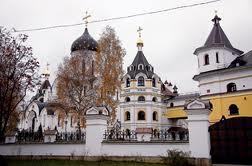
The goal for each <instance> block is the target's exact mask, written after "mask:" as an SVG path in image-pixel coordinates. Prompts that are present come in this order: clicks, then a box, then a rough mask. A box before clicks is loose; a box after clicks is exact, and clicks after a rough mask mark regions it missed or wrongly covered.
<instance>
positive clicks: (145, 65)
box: [128, 51, 154, 79]
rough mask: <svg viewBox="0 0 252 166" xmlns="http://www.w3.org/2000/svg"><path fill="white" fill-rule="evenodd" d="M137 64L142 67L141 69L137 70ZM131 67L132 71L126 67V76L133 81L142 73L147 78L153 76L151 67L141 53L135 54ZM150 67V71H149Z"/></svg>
mask: <svg viewBox="0 0 252 166" xmlns="http://www.w3.org/2000/svg"><path fill="white" fill-rule="evenodd" d="M139 64H142V65H143V69H139V68H138V66H139ZM131 66H133V67H134V69H133V70H131V68H130V67H128V74H129V75H130V77H131V78H132V79H134V78H135V77H136V75H137V74H138V73H144V74H145V75H146V76H147V78H152V76H153V74H154V72H153V67H152V66H151V65H150V64H149V62H148V61H147V59H146V58H145V56H144V54H143V52H142V51H138V52H137V55H136V57H135V59H134V61H133V62H132V64H131ZM150 67H151V68H152V69H150Z"/></svg>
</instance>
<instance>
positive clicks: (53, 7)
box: [0, 0, 252, 92]
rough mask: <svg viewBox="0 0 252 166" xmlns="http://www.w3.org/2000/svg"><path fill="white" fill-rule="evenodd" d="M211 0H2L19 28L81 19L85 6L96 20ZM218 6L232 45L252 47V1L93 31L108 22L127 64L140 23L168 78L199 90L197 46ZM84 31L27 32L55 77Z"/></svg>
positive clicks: (1, 10) (228, 0)
mask: <svg viewBox="0 0 252 166" xmlns="http://www.w3.org/2000/svg"><path fill="white" fill-rule="evenodd" d="M205 1H207V0H127V1H126V0H125V1H119V0H106V1H105V0H104V1H101V0H100V1H98V0H71V1H70V0H22V1H20V0H0V4H1V5H0V25H1V26H4V27H7V28H12V27H15V28H16V29H27V28H37V27H44V26H51V25H59V24H72V23H79V22H82V18H83V16H84V15H85V11H86V10H88V11H89V13H90V14H91V15H92V18H91V20H97V19H103V18H111V17H117V16H125V15H131V14H136V13H141V12H147V11H153V10H160V9H165V8H172V7H176V6H181V5H187V4H192V3H198V2H205ZM215 10H218V15H219V17H221V18H222V21H221V22H220V24H221V26H222V28H223V29H224V31H225V33H226V35H227V36H228V38H229V40H230V41H231V43H232V45H233V46H234V47H236V48H238V49H241V50H243V51H244V52H247V51H249V50H252V45H251V43H252V33H251V29H252V17H251V15H252V1H251V0H239V1H238V0H222V1H220V2H217V3H214V4H209V5H204V6H197V7H193V8H186V9H180V10H176V11H171V12H166V13H160V14H154V15H147V16H140V17H136V18H130V19H124V20H117V21H110V22H103V23H94V24H90V25H89V26H88V28H89V33H90V34H91V35H92V36H93V37H94V38H95V39H96V40H98V38H99V35H100V34H101V32H102V30H103V29H104V27H105V26H106V25H110V26H112V27H114V28H115V30H116V32H117V35H118V36H119V38H120V39H121V41H122V44H123V47H124V48H125V49H126V51H127V54H126V56H125V58H124V69H126V67H127V66H128V65H130V64H131V62H132V61H133V59H134V57H135V55H136V52H137V48H136V40H137V32H136V31H137V28H138V26H141V27H142V28H143V29H144V30H143V31H142V38H143V41H144V48H143V51H144V54H145V56H146V58H147V60H148V61H149V63H151V64H152V65H153V66H154V68H155V72H156V73H157V74H158V75H159V76H160V77H161V78H162V80H163V81H164V80H165V79H167V80H168V81H172V82H173V83H176V84H177V86H178V88H179V91H180V92H181V91H182V92H190V91H195V90H197V83H196V82H195V81H193V80H192V77H193V75H194V74H195V73H196V71H197V70H196V68H197V60H196V57H195V55H193V51H194V50H195V48H197V47H199V46H202V45H203V44H204V42H205V40H206V38H207V36H208V34H209V33H210V30H211V29H212V25H213V24H212V22H211V19H212V18H213V17H214V11H215ZM83 31H84V25H83V26H76V27H70V28H59V29H53V30H44V31H36V32H26V33H27V34H28V35H29V44H30V45H31V46H32V47H33V50H34V56H35V57H37V58H38V60H39V61H40V64H41V70H43V69H44V68H45V66H46V63H47V62H49V63H50V70H51V73H52V78H54V77H55V72H56V70H57V66H58V64H59V63H60V62H62V59H63V57H64V56H70V47H71V44H72V42H73V41H74V40H75V39H76V38H78V37H79V36H80V35H81V34H82V33H83Z"/></svg>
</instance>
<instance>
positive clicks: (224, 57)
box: [197, 48, 238, 73]
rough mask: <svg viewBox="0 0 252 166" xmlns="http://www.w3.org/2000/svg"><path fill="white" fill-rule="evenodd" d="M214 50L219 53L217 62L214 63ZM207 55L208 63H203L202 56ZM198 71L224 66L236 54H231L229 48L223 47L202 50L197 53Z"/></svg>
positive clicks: (227, 64)
mask: <svg viewBox="0 0 252 166" xmlns="http://www.w3.org/2000/svg"><path fill="white" fill-rule="evenodd" d="M216 52H218V55H219V63H216ZM206 54H208V55H209V64H208V65H205V59H204V56H205V55H206ZM197 56H198V63H199V64H198V67H199V68H198V70H199V71H198V72H199V73H202V72H206V71H210V70H215V69H220V68H225V67H227V66H229V64H230V63H231V62H232V61H233V60H234V59H235V58H236V57H237V56H238V55H236V54H233V53H232V52H231V51H230V50H228V49H225V48H211V49H207V50H202V51H201V52H199V53H198V55H197Z"/></svg>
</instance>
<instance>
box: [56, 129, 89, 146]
mask: <svg viewBox="0 0 252 166" xmlns="http://www.w3.org/2000/svg"><path fill="white" fill-rule="evenodd" d="M85 141H86V133H85V132H78V131H76V132H59V133H57V134H56V142H64V143H72V142H85Z"/></svg>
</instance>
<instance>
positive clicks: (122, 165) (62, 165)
mask: <svg viewBox="0 0 252 166" xmlns="http://www.w3.org/2000/svg"><path fill="white" fill-rule="evenodd" d="M7 163H8V166H164V164H153V163H142V162H133V161H123V162H122V161H101V162H99V161H96V162H95V161H80V160H8V161H7Z"/></svg>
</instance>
